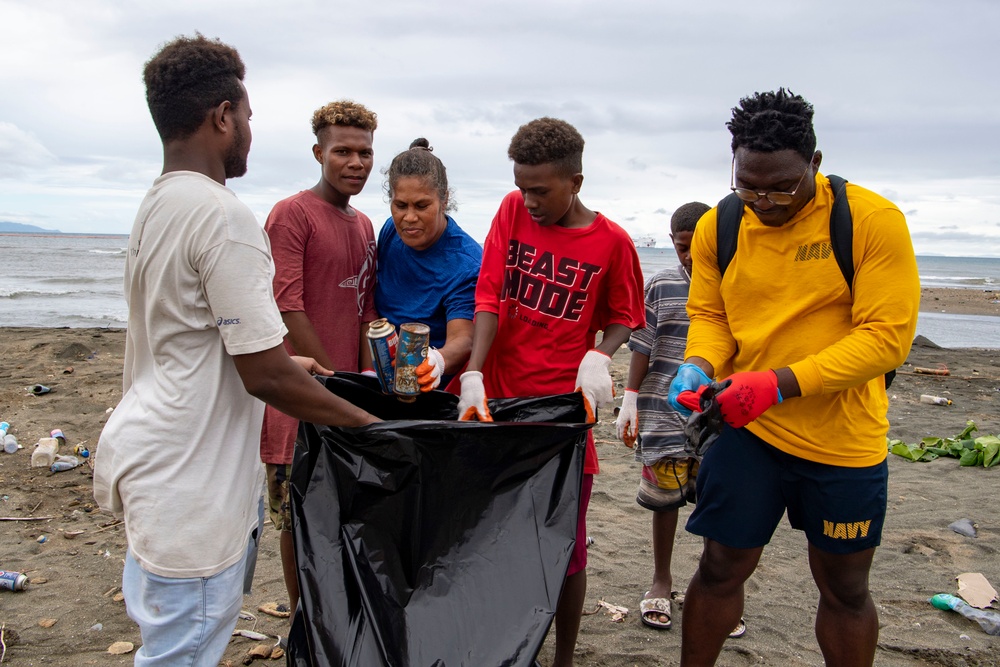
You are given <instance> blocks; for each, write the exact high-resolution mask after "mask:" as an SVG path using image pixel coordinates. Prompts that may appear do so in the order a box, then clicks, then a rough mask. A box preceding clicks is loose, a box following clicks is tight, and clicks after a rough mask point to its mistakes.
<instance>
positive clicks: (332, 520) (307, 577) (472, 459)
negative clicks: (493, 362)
mask: <svg viewBox="0 0 1000 667" xmlns="http://www.w3.org/2000/svg"><path fill="white" fill-rule="evenodd" d="M323 382H324V383H325V384H326V386H327V388H328V389H330V391H332V392H334V393H335V394H338V395H340V396H343V397H344V398H346V399H347V400H349V401H351V402H352V403H354V404H356V405H358V406H359V407H362V408H363V409H365V410H367V411H369V412H370V413H372V414H374V415H376V416H377V417H379V418H381V419H385V420H387V421H385V422H383V423H379V424H373V425H371V426H367V427H364V428H358V429H347V428H326V427H323V428H322V429H317V428H316V427H315V426H313V425H310V424H303V425H302V432H301V434H302V435H303V438H300V440H303V441H304V442H300V443H299V444H297V445H296V450H295V460H294V463H293V466H292V476H291V480H290V494H291V502H292V529H293V531H294V543H295V555H296V560H297V565H298V570H299V589H300V595H301V598H300V602H299V613H297V614H296V617H295V621H294V623H293V626H292V630H291V633H290V636H289V641H288V658H289V663H288V664H290V665H294V666H295V667H306V666H316V667H318V666H320V665H324V666H325V665H331V666H357V667H373V666H376V667H377V666H379V665H392V666H394V667H406V666H410V665H412V666H414V667H416V666H417V665H419V666H430V665H439V666H444V665H447V666H448V667H455V666H458V665H468V666H472V665H475V666H476V667H488V666H491V665H530V664H531V662H532V660H533V659H534V656H535V654H536V653H537V652H538V649H539V647H540V646H541V643H542V640H543V639H544V638H545V634H546V632H547V631H548V628H549V624H550V623H551V621H552V617H553V615H554V613H555V608H556V603H557V601H558V600H559V593H560V591H561V589H562V584H563V579H564V578H565V575H566V569H567V566H568V565H569V560H570V556H571V554H572V549H573V543H574V539H575V535H576V523H577V513H578V502H579V493H580V483H581V480H582V474H583V457H584V448H585V443H586V434H587V430H588V429H589V426H588V425H586V424H583V423H582V422H583V421H584V419H585V414H586V413H585V411H584V407H583V401H582V399H581V398H580V394H578V393H577V394H565V395H560V396H549V397H542V398H534V399H498V400H491V401H490V402H489V408H490V412H491V413H492V414H493V418H494V420H495V421H494V423H484V424H481V423H478V422H457V421H455V420H456V419H457V416H458V397H457V396H454V395H452V394H447V393H444V392H441V391H434V392H430V393H428V394H425V395H422V396H420V397H418V398H417V400H416V401H415V402H413V403H403V402H400V401H398V400H397V399H395V398H394V397H392V396H385V395H383V394H382V393H381V392H380V391H379V388H378V382H377V381H376V380H374V379H373V378H368V377H364V376H360V375H356V374H350V373H343V374H337V375H336V376H334V377H331V378H324V380H323ZM389 420H391V421H389ZM512 422H518V423H512Z"/></svg>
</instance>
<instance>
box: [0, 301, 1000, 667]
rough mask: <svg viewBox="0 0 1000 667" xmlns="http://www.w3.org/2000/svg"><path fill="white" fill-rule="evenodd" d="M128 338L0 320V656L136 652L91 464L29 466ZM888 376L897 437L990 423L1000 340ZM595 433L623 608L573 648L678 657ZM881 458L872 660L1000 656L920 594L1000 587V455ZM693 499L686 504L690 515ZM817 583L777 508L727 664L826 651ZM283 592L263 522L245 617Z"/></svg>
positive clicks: (93, 661)
mask: <svg viewBox="0 0 1000 667" xmlns="http://www.w3.org/2000/svg"><path fill="white" fill-rule="evenodd" d="M996 301H997V295H996V294H995V293H988V292H983V291H981V290H949V289H924V290H923V305H922V309H923V310H925V311H928V312H941V311H942V310H943V311H945V312H948V313H955V314H961V313H965V314H980V315H1000V304H997V303H996ZM124 339H125V333H124V331H123V330H120V329H29V328H24V329H14V328H0V420H6V421H8V422H10V424H11V433H13V434H15V435H16V436H17V438H18V439H19V441H20V442H21V444H22V445H24V449H22V450H21V451H19V452H17V453H15V454H2V453H0V501H2V502H0V518H2V519H3V520H2V521H0V544H2V545H3V547H2V549H0V553H2V556H0V569H5V570H18V571H23V572H25V573H26V574H27V576H28V577H29V579H30V582H31V583H30V585H29V587H28V589H27V590H26V591H23V592H17V593H13V592H10V591H0V623H2V624H3V638H4V644H5V645H6V654H5V656H4V657H3V663H4V664H11V665H51V666H55V667H69V666H77V665H130V664H132V660H133V657H132V656H131V655H120V656H119V655H111V654H109V653H108V652H107V649H108V647H109V646H110V645H111V644H113V643H114V642H117V641H127V642H132V643H133V644H134V645H135V646H136V647H137V646H138V645H139V644H140V642H141V640H140V637H139V632H138V629H137V628H136V626H135V625H134V624H133V623H132V622H131V620H130V619H129V618H128V617H127V615H126V613H125V607H124V604H123V603H122V602H121V598H120V595H119V593H120V586H121V572H122V563H123V558H124V556H125V550H126V541H125V532H124V528H123V526H122V525H121V524H120V523H118V522H116V521H115V520H114V518H113V517H111V516H109V515H106V514H104V513H102V512H101V511H100V510H98V509H97V508H96V507H95V505H94V501H93V497H92V495H91V471H90V469H89V467H88V466H86V465H84V466H81V467H79V468H76V469H73V470H69V471H66V472H62V473H51V472H49V471H48V470H47V469H40V468H31V467H29V462H30V455H31V450H32V446H33V445H34V443H35V442H36V441H37V440H38V439H39V438H40V437H44V436H46V435H48V432H49V431H50V430H51V429H54V428H59V429H62V431H63V432H64V433H65V435H66V438H67V449H70V450H71V449H72V447H73V446H74V445H76V444H79V443H84V444H86V445H87V446H89V447H90V448H91V450H93V449H94V447H95V446H96V443H97V439H98V436H99V434H100V431H101V428H102V426H103V424H104V422H105V420H106V419H107V413H108V410H109V408H112V407H113V406H115V405H116V403H117V402H118V400H119V398H120V396H121V369H122V363H123V354H124ZM627 364H628V355H627V351H625V350H622V351H620V352H619V353H618V354H617V355H616V356H615V360H614V365H613V375H614V377H615V379H616V381H617V382H618V384H619V393H620V390H621V388H622V387H623V386H624V381H625V375H626V371H627ZM916 368H947V369H948V372H949V375H948V376H936V375H923V374H918V373H916V372H915V370H914V369H916ZM35 384H42V385H45V386H47V387H49V388H50V389H51V391H50V392H49V393H47V394H44V395H41V396H34V395H32V394H31V393H30V392H29V391H27V389H26V388H28V387H30V386H32V385H35ZM889 393H890V398H891V401H890V409H889V418H890V423H891V430H890V437H892V438H901V439H905V440H907V441H908V442H914V441H917V440H919V439H920V438H922V437H924V436H928V435H935V436H950V435H954V434H955V433H958V432H959V431H961V430H962V429H963V428H964V427H965V423H966V420H970V419H971V420H974V421H975V422H976V424H977V425H978V426H979V429H980V433H981V434H985V433H998V432H1000V350H981V349H941V348H938V347H936V346H933V345H931V344H926V343H923V344H918V345H915V346H914V347H913V349H912V351H911V353H910V356H909V358H908V360H907V362H906V363H905V364H904V365H903V366H901V367H900V369H899V375H898V377H897V378H896V380H895V383H894V384H893V385H892V387H891V388H890V391H889ZM921 394H934V395H939V396H945V397H947V398H950V399H951V400H952V401H953V404H952V405H950V406H935V405H926V404H922V403H920V402H919V396H920V395H921ZM197 435H198V434H195V433H187V432H185V431H184V430H183V425H178V430H177V433H176V437H177V438H178V439H180V440H182V441H185V440H186V441H190V442H191V443H192V445H193V444H194V443H195V442H196V439H197ZM595 436H596V439H597V443H598V452H599V455H600V457H601V469H602V474H601V475H600V476H599V477H598V478H597V481H596V485H595V490H594V496H593V500H592V502H591V506H590V513H589V515H588V520H589V534H590V536H591V537H593V538H594V543H593V545H592V546H591V547H590V552H589V558H590V564H589V569H588V573H589V574H588V577H589V588H588V594H587V605H586V607H587V610H588V611H593V610H595V609H597V608H598V602H599V601H600V600H604V601H607V602H609V603H612V604H615V605H620V606H624V607H627V608H628V609H629V613H628V614H627V616H626V617H625V619H624V621H623V622H613V621H612V620H611V617H610V616H609V615H608V614H606V613H605V611H604V610H603V609H602V610H599V611H597V613H593V614H590V615H587V616H585V617H584V619H583V623H582V627H581V632H580V639H579V643H578V649H577V664H578V665H586V666H601V667H626V666H629V667H631V666H652V665H676V664H678V662H679V657H680V651H679V649H680V638H681V633H680V626H681V625H682V624H683V620H684V619H683V612H679V613H676V612H675V619H674V628H673V629H672V630H670V631H666V632H663V631H656V630H652V629H649V628H646V627H645V626H643V625H642V624H641V623H640V622H639V614H638V604H639V599H640V597H641V596H642V594H643V592H644V591H645V590H646V589H647V588H648V584H649V582H650V577H651V573H652V563H651V559H652V549H651V545H650V537H649V526H650V513H649V512H648V511H647V510H644V509H643V508H641V507H639V506H638V505H637V504H636V503H635V490H636V485H637V483H638V474H639V468H638V465H637V464H636V463H635V462H634V461H633V460H632V453H631V451H630V450H628V449H626V448H625V447H624V446H623V445H621V444H620V443H618V442H617V441H616V439H615V437H614V425H613V418H612V417H611V416H610V415H609V414H608V415H604V419H603V420H602V422H601V423H599V424H598V425H597V426H596V427H595ZM889 470H890V477H889V513H888V518H887V522H886V528H885V531H884V534H883V540H882V546H881V547H880V548H879V550H878V551H877V553H876V556H875V563H874V567H873V572H872V590H873V595H874V598H875V603H876V605H877V607H878V610H879V616H880V620H881V625H882V627H881V632H880V638H879V649H878V653H877V656H876V664H878V665H882V666H887V667H897V666H898V667H903V666H908V665H946V666H956V667H957V666H970V665H996V664H1000V637H990V636H988V635H986V634H985V633H983V632H982V631H981V630H980V628H979V626H978V625H976V624H974V623H972V622H971V621H968V620H966V619H964V618H963V617H961V616H959V615H958V614H955V613H952V612H942V611H938V610H936V609H934V608H933V607H931V605H930V604H928V602H927V599H928V598H929V597H930V596H931V595H933V594H935V593H945V592H947V593H955V592H956V590H957V587H956V582H955V577H956V576H957V575H959V574H961V573H966V572H981V573H982V574H983V575H984V576H985V577H986V578H987V579H988V580H989V581H990V582H991V583H992V584H993V585H994V587H997V588H1000V558H998V554H1000V519H998V513H997V509H996V505H997V502H996V494H997V489H998V488H1000V466H995V467H993V468H990V469H983V468H981V467H980V468H962V467H960V466H959V464H958V461H957V460H955V459H938V460H937V461H933V462H930V463H911V462H909V461H906V460H903V459H902V458H900V457H897V456H893V455H890V456H889ZM688 513H689V510H688V509H684V510H682V512H681V521H682V522H683V521H684V520H685V519H686V517H687V514H688ZM962 518H967V519H970V520H972V521H973V522H975V523H976V524H978V529H979V533H978V537H975V538H971V537H966V536H962V535H959V534H958V533H956V532H953V531H952V530H950V529H949V528H948V524H950V523H952V522H953V521H955V520H957V519H962ZM700 551H701V549H700V540H699V539H696V538H695V537H694V536H692V535H690V534H688V533H686V532H685V531H683V530H679V531H678V539H677V546H676V548H675V556H674V580H675V588H677V589H678V590H681V591H683V590H684V588H685V587H686V585H687V581H688V580H689V578H690V576H691V574H692V573H693V572H694V570H695V567H696V565H697V558H698V555H699V554H700ZM816 600H817V592H816V590H815V586H814V584H813V583H812V580H811V577H810V575H809V570H808V564H807V561H806V544H805V539H804V536H803V535H802V534H801V533H798V532H797V531H793V530H792V529H791V528H789V527H788V525H787V523H783V524H782V526H781V527H780V528H779V530H778V532H777V534H776V535H775V538H774V540H773V541H772V543H771V544H770V545H769V546H768V548H767V549H765V552H764V556H763V558H762V561H761V565H760V567H759V569H758V570H757V572H756V574H755V575H754V576H753V577H752V578H751V580H750V581H749V582H748V585H747V604H746V612H745V617H746V620H747V624H748V627H749V630H748V632H747V634H746V635H745V636H744V637H743V638H741V639H737V640H730V641H728V642H727V644H726V647H725V649H724V650H723V653H722V656H721V658H720V660H719V663H718V664H720V665H724V666H738V665H782V666H783V667H795V666H799V665H810V666H812V665H821V664H822V657H821V654H820V652H819V647H818V645H817V644H816V640H815V637H814V634H813V623H814V621H815V604H816ZM284 601H285V593H284V585H283V582H282V579H281V570H280V560H279V556H278V540H277V535H276V533H275V532H274V530H273V528H272V527H271V525H270V524H269V523H268V524H267V525H266V526H265V530H264V540H263V544H262V548H261V552H260V558H259V561H258V564H257V572H256V578H255V583H254V592H253V594H252V595H251V596H249V597H248V598H247V599H246V601H245V605H244V609H246V610H248V611H251V612H253V613H254V614H256V615H257V617H258V621H257V622H256V623H254V622H252V621H240V623H239V626H238V627H240V628H245V629H251V628H253V629H255V630H256V631H258V632H262V633H265V634H268V635H271V636H272V637H273V636H276V635H284V634H286V632H287V625H288V622H287V620H282V619H277V618H273V617H271V616H267V615H265V614H262V613H259V612H257V608H258V606H259V605H261V604H264V603H267V602H284ZM498 630H500V631H502V629H498ZM255 643H256V642H254V641H252V640H250V639H245V638H242V637H237V638H234V639H233V641H232V642H231V644H230V646H229V649H228V650H227V652H226V660H227V661H229V663H230V664H232V665H239V664H242V659H243V657H244V656H245V655H246V652H247V649H248V648H250V647H251V646H252V645H254V644H255ZM271 643H274V640H273V639H272V640H271ZM551 657H552V644H551V637H550V639H549V640H548V641H547V642H546V645H545V647H544V648H543V651H542V653H541V655H540V656H539V658H540V661H541V663H542V664H543V665H547V664H549V661H550V660H551ZM270 664H283V663H282V662H271V663H270Z"/></svg>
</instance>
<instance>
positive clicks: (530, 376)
mask: <svg viewBox="0 0 1000 667" xmlns="http://www.w3.org/2000/svg"><path fill="white" fill-rule="evenodd" d="M642 285H643V283H642V269H641V268H640V266H639V256H638V254H637V253H636V251H635V244H634V243H633V242H632V239H631V238H630V237H629V235H628V234H627V233H626V232H625V230H624V229H622V228H621V227H619V226H618V225H616V224H615V223H613V222H611V221H610V220H608V219H607V218H606V217H604V216H603V215H601V214H600V213H598V214H597V218H596V219H595V220H594V221H593V222H592V223H591V224H590V225H588V226H587V227H582V228H579V229H566V228H564V227H558V226H551V227H542V226H541V225H539V224H537V223H536V222H534V221H533V220H532V219H531V216H530V215H529V214H528V210H527V209H526V208H525V207H524V198H523V197H522V196H521V193H520V192H512V193H510V194H509V195H507V196H506V197H504V200H503V202H502V203H501V204H500V210H499V211H497V214H496V216H495V217H494V218H493V226H492V227H491V228H490V232H489V234H488V235H487V237H486V243H485V244H484V248H483V267H482V270H481V271H480V274H479V282H478V284H477V285H476V312H479V311H485V312H489V313H494V314H496V315H497V317H498V328H497V335H496V338H495V339H494V341H493V345H492V347H491V348H490V351H489V353H488V354H487V356H486V361H485V363H484V364H483V384H484V387H485V389H486V395H487V396H491V397H494V398H508V397H516V396H548V395H553V394H564V393H569V392H572V391H574V390H575V389H576V386H575V384H576V375H577V370H578V369H579V367H580V361H581V360H583V356H584V355H585V354H586V353H587V352H588V351H589V350H592V349H593V348H594V342H595V334H596V333H597V332H598V331H603V330H604V329H606V328H607V327H608V326H610V325H612V324H621V325H624V326H626V327H628V328H629V329H636V328H638V327H641V326H643V325H644V324H645V316H646V305H645V301H644V299H643V291H642ZM597 471H598V465H597V451H596V450H595V448H594V443H593V436H590V437H588V439H587V460H586V464H585V467H584V472H585V473H590V474H592V473H596V472H597Z"/></svg>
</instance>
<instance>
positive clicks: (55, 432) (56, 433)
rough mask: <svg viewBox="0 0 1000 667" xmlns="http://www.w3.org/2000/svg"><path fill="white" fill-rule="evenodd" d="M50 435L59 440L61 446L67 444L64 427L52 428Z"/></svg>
mask: <svg viewBox="0 0 1000 667" xmlns="http://www.w3.org/2000/svg"><path fill="white" fill-rule="evenodd" d="M49 436H50V437H53V438H55V439H56V440H58V441H59V445H60V446H62V445H65V444H66V436H65V435H63V432H62V429H58V428H54V429H52V430H51V431H49Z"/></svg>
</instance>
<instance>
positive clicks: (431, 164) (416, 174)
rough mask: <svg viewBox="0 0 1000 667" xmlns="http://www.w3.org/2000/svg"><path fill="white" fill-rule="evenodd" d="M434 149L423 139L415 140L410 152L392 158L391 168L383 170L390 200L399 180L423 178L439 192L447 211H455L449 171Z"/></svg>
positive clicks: (385, 186) (411, 144) (384, 186)
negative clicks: (449, 183) (449, 185)
mask: <svg viewBox="0 0 1000 667" xmlns="http://www.w3.org/2000/svg"><path fill="white" fill-rule="evenodd" d="M433 150H434V148H433V147H432V146H431V144H430V142H429V141H427V139H424V138H423V137H420V138H418V139H414V140H413V141H412V142H411V143H410V148H409V150H405V151H403V152H402V153H400V154H399V155H397V156H396V157H394V158H392V162H391V163H389V166H388V167H386V168H385V169H384V170H383V172H382V173H383V174H384V175H385V177H386V178H385V183H384V184H383V186H382V187H383V189H384V190H385V194H386V196H387V197H389V199H392V197H393V193H395V191H396V184H397V183H399V179H401V178H407V177H413V178H422V179H424V181H425V182H426V183H427V185H428V186H429V187H430V188H431V189H432V190H434V191H436V192H437V195H438V198H439V199H440V200H441V203H443V204H444V210H445V211H454V210H455V204H454V197H452V192H451V189H450V188H449V187H448V170H447V169H445V168H444V163H443V162H441V160H440V159H438V157H437V156H436V155H434V153H433V152H432V151H433Z"/></svg>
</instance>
